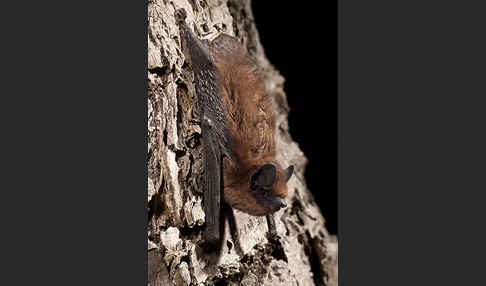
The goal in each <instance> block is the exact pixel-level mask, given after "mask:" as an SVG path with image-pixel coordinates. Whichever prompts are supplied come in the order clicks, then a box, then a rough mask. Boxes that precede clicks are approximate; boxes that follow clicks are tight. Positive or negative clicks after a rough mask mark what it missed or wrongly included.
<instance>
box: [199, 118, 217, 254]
mask: <svg viewBox="0 0 486 286" xmlns="http://www.w3.org/2000/svg"><path fill="white" fill-rule="evenodd" d="M201 129H202V134H203V148H204V176H203V188H204V192H203V194H204V213H205V214H206V229H205V230H204V233H203V239H204V241H205V242H206V243H209V244H212V245H214V244H216V243H217V242H218V241H219V220H220V204H221V185H222V182H221V164H222V152H221V145H220V142H219V141H220V140H219V138H218V136H217V134H216V132H215V130H214V127H213V126H211V125H210V123H209V122H208V121H207V120H203V121H202V123H201Z"/></svg>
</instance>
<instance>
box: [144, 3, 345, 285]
mask: <svg viewBox="0 0 486 286" xmlns="http://www.w3.org/2000/svg"><path fill="white" fill-rule="evenodd" d="M180 8H184V9H185V10H186V12H187V20H186V21H187V22H188V23H190V27H191V28H193V29H194V32H195V33H196V35H198V36H199V37H200V38H203V39H208V40H211V39H214V38H215V37H216V36H217V35H218V34H219V33H226V34H229V35H232V36H235V37H236V38H238V39H239V40H240V41H241V43H242V44H243V45H244V46H245V47H246V48H247V50H248V52H249V54H250V56H251V57H253V58H254V59H255V61H256V63H257V64H258V66H259V68H260V71H261V73H262V75H263V78H264V82H265V88H266V91H267V92H268V94H269V95H270V97H271V98H272V102H273V106H274V112H275V115H276V124H277V129H276V130H277V134H276V135H277V136H276V141H277V142H276V143H277V160H279V162H281V164H282V165H284V166H286V165H290V164H293V165H295V166H296V169H295V171H294V174H295V175H294V176H293V178H292V179H291V180H290V181H289V183H288V188H289V195H288V198H287V201H288V204H289V206H288V207H287V208H286V209H284V210H281V211H279V212H277V213H276V215H275V219H276V224H277V231H278V233H279V236H280V237H279V239H278V240H270V241H269V240H268V238H267V235H266V233H267V225H266V221H265V218H264V217H252V216H249V215H247V214H245V213H242V212H239V211H237V210H235V211H234V215H235V219H236V222H237V231H236V232H237V233H236V234H237V235H236V237H237V238H238V239H237V241H235V236H231V234H230V230H229V225H228V223H226V224H225V236H224V238H223V241H224V243H223V244H222V249H221V252H220V253H213V254H209V255H208V254H207V253H204V252H203V251H202V249H201V248H200V246H199V245H198V242H199V241H200V240H201V229H202V226H203V225H204V212H203V209H202V205H201V204H202V194H201V187H202V186H201V174H202V173H203V171H204V170H203V164H202V153H201V151H202V150H201V142H202V140H204V138H202V136H201V128H200V126H199V123H200V122H199V114H198V106H197V100H196V94H195V91H194V86H193V81H194V78H193V74H192V71H191V70H190V67H189V65H187V64H186V58H185V55H184V52H183V50H182V45H181V44H182V43H181V38H180V32H179V27H178V25H177V24H176V21H175V17H174V13H175V11H176V10H177V9H180ZM147 25H148V35H147V41H148V73H147V79H148V102H147V104H148V126H147V136H148V154H147V156H148V160H147V162H148V166H147V168H148V196H147V200H148V206H149V209H148V227H147V230H148V231H147V233H148V234H147V236H148V247H147V251H148V266H149V271H148V280H149V284H150V285H213V284H216V283H220V282H224V283H225V284H226V285H337V251H338V250H337V240H336V237H334V236H331V235H329V233H328V232H327V230H326V228H325V224H324V223H325V221H324V218H323V216H322V214H321V211H320V209H319V207H318V206H317V205H316V203H315V202H314V200H313V197H312V194H311V193H310V191H309V189H308V188H307V186H306V183H305V179H304V177H303V173H304V168H305V165H306V163H307V159H306V157H305V156H304V154H303V153H302V151H301V150H300V149H299V147H298V145H297V144H296V143H295V142H294V141H293V140H292V138H291V136H290V133H289V129H288V122H287V115H288V112H289V111H290V108H289V106H288V103H287V100H286V96H285V93H284V89H283V85H284V78H283V77H282V76H281V75H280V74H279V72H278V71H277V70H276V69H275V68H274V67H273V66H272V65H271V64H270V63H269V61H268V60H267V58H266V57H265V53H264V50H263V47H262V45H261V43H260V40H259V36H258V32H257V29H256V26H255V22H254V19H253V14H252V11H251V3H250V1H249V0H242V1H238V0H228V1H227V0H201V1H197V0H194V1H193V0H177V1H175V0H174V1H168V0H149V2H148V22H147Z"/></svg>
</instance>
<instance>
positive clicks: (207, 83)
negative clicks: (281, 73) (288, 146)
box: [176, 9, 294, 244]
mask: <svg viewBox="0 0 486 286" xmlns="http://www.w3.org/2000/svg"><path fill="white" fill-rule="evenodd" d="M176 14H177V15H176V16H177V19H178V22H179V25H180V28H181V30H182V33H183V35H184V39H185V42H186V46H187V49H188V50H189V55H190V58H191V65H192V69H193V72H194V78H195V89H196V94H197V98H198V104H199V110H200V119H201V130H202V138H203V140H202V141H203V149H204V152H203V158H204V176H203V189H204V190H203V204H204V211H205V214H206V228H205V230H204V233H203V239H204V241H205V242H207V243H210V244H215V243H217V242H219V239H220V238H219V215H220V201H221V197H220V195H221V187H223V198H224V201H225V202H226V203H228V204H229V205H230V206H231V207H233V208H236V209H238V210H241V211H243V212H245V213H248V214H250V215H254V216H266V217H267V223H268V228H269V232H270V235H271V236H272V237H274V236H276V228H275V221H274V218H273V213H274V212H276V211H278V210H279V209H280V208H282V207H285V206H286V203H285V201H284V199H285V197H286V196H287V186H286V183H287V181H288V180H289V178H290V177H291V176H292V173H293V170H294V167H293V166H290V167H288V168H287V169H283V168H282V167H281V166H280V165H279V163H278V162H277V161H276V160H275V117H274V115H273V111H272V105H271V101H270V98H269V97H268V96H267V94H266V93H265V87H264V85H263V80H262V78H261V76H260V74H259V73H258V70H257V66H256V64H255V63H254V62H253V61H252V60H251V58H250V57H249V56H248V54H247V53H246V50H245V49H244V48H243V46H242V45H241V44H240V43H239V42H238V40H237V39H235V38H234V37H231V36H229V35H225V34H221V35H219V36H218V37H217V38H216V39H214V40H213V41H212V42H210V43H209V42H205V41H201V40H199V39H198V38H197V37H196V36H195V35H194V33H193V32H192V31H191V30H190V29H189V27H188V26H187V24H186V22H185V18H186V12H185V10H183V9H180V10H178V11H177V13H176ZM221 171H222V173H223V174H222V176H221Z"/></svg>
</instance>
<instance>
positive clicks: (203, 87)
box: [177, 9, 233, 245]
mask: <svg viewBox="0 0 486 286" xmlns="http://www.w3.org/2000/svg"><path fill="white" fill-rule="evenodd" d="M177 17H178V22H179V25H180V27H181V30H182V33H183V38H184V39H185V42H186V45H187V48H188V50H189V55H190V58H191V65H192V69H193V72H194V80H195V88H196V95H197V99H198V104H199V111H200V118H201V131H202V141H203V149H204V150H203V152H204V154H203V159H204V176H203V194H204V195H203V199H204V201H203V204H204V213H205V214H206V228H205V230H204V233H203V239H204V241H205V242H206V243H208V244H211V245H215V244H216V243H217V242H219V240H220V229H219V228H220V225H219V223H220V211H221V189H222V186H223V184H222V175H221V173H222V166H223V156H228V157H229V158H233V156H232V155H231V152H229V150H230V148H229V147H228V146H229V144H228V138H229V136H228V134H229V131H228V129H227V125H226V124H227V120H226V116H225V112H224V110H223V106H222V102H221V98H220V97H219V92H220V90H219V84H218V83H219V80H220V78H219V77H218V72H217V69H216V67H215V64H214V61H213V57H212V56H211V52H210V50H209V47H208V45H207V44H206V43H205V42H203V41H201V40H199V39H198V38H197V37H196V36H195V35H194V33H193V32H192V31H191V30H190V29H189V27H188V26H187V24H186V22H185V18H186V13H185V11H184V10H183V9H180V10H178V11H177Z"/></svg>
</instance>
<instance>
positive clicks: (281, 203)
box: [274, 198, 287, 211]
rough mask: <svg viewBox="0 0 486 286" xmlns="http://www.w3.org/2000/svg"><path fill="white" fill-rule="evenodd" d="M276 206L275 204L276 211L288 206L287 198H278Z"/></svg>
mask: <svg viewBox="0 0 486 286" xmlns="http://www.w3.org/2000/svg"><path fill="white" fill-rule="evenodd" d="M274 206H275V211H278V210H279V209H281V208H285V207H287V203H286V202H285V200H282V199H281V198H276V202H275V204H274Z"/></svg>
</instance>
